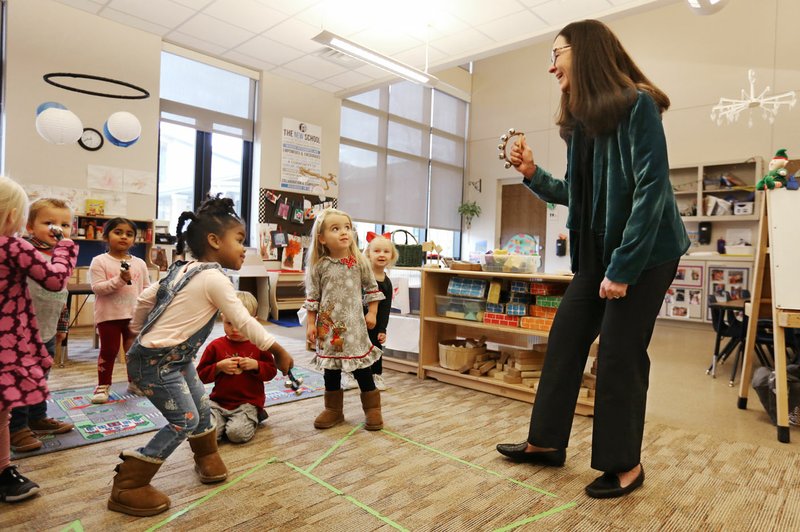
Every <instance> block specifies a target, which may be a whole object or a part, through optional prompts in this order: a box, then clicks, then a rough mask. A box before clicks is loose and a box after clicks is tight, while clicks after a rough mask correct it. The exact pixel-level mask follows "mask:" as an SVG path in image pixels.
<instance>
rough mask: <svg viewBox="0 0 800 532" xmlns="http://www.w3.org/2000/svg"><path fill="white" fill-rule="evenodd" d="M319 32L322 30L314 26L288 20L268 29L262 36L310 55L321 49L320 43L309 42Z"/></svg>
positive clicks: (294, 19) (291, 19) (292, 19)
mask: <svg viewBox="0 0 800 532" xmlns="http://www.w3.org/2000/svg"><path fill="white" fill-rule="evenodd" d="M320 31H322V30H321V29H320V28H318V27H316V26H312V25H311V24H308V23H306V22H302V21H300V20H297V19H296V18H290V19H286V20H284V21H283V22H281V23H280V24H278V25H277V26H274V27H272V28H270V29H268V30H267V31H265V32H264V33H263V34H262V35H263V36H264V37H268V38H270V39H273V40H275V41H278V42H282V43H291V46H292V47H294V48H297V49H298V50H301V51H303V52H305V53H312V52H316V51H318V50H319V49H320V48H323V46H322V45H321V44H320V43H318V42H316V41H312V40H311V39H312V38H313V37H315V36H316V35H317V34H318V33H319V32H320Z"/></svg>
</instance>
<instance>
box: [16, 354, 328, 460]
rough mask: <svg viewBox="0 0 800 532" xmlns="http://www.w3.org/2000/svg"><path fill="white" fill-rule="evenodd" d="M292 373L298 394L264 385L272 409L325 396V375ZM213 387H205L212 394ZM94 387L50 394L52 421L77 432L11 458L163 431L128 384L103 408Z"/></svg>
mask: <svg viewBox="0 0 800 532" xmlns="http://www.w3.org/2000/svg"><path fill="white" fill-rule="evenodd" d="M292 372H293V373H294V375H295V376H296V377H298V378H300V377H302V378H303V384H302V385H301V387H300V390H298V391H299V392H300V393H299V394H296V393H295V392H294V391H293V390H292V389H291V388H288V387H287V386H286V385H285V381H286V378H285V376H284V375H283V374H281V373H279V374H278V376H277V377H275V378H274V379H272V380H271V381H269V382H266V383H264V391H265V393H266V402H265V404H264V407H265V408H267V410H269V407H271V406H275V405H279V404H282V403H288V402H291V401H299V400H301V399H308V398H309V397H317V396H319V395H322V394H323V393H324V392H325V382H324V380H323V378H322V374H321V373H319V372H316V371H314V370H310V369H306V368H301V367H295V368H294V369H293V370H292ZM213 387H214V385H213V384H208V385H206V389H207V390H208V391H209V392H210V391H211V390H212V389H213ZM93 391H94V388H93V387H87V388H72V389H67V390H59V391H55V392H52V393H51V396H50V399H49V400H48V401H47V415H48V416H49V417H52V418H55V419H58V420H60V421H66V422H69V423H74V424H75V429H74V430H72V431H70V432H68V433H66V434H58V435H46V436H42V437H41V438H40V439H41V440H42V442H43V443H44V446H43V447H42V448H41V449H38V450H36V451H33V452H28V453H14V452H12V455H11V456H12V458H20V457H26V456H34V455H37V454H44V453H49V452H53V451H62V450H64V449H71V448H73V447H78V446H81V445H89V444H90V443H97V442H101V441H107V440H112V439H115V438H122V437H125V436H131V435H133V434H140V433H142V432H149V431H152V430H156V429H158V428H160V427H162V426H163V425H164V424H165V423H166V419H164V416H162V415H161V412H159V411H158V410H157V409H156V408H155V407H154V406H153V405H152V403H150V401H148V400H147V399H146V398H144V397H139V396H137V395H133V394H130V393H128V391H127V383H117V384H113V385H112V386H111V394H110V400H109V402H107V403H105V404H102V405H95V404H92V401H91V397H92V393H93Z"/></svg>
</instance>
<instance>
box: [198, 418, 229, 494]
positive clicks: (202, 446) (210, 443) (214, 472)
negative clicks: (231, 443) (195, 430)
mask: <svg viewBox="0 0 800 532" xmlns="http://www.w3.org/2000/svg"><path fill="white" fill-rule="evenodd" d="M189 446H190V447H191V448H192V452H193V453H194V470H195V471H197V474H198V475H199V476H200V482H202V483H203V484H212V483H214V482H222V481H223V480H225V479H226V478H228V468H227V467H225V463H224V462H223V461H222V457H221V456H220V455H219V451H218V449H217V427H213V428H211V429H210V430H207V431H205V432H204V433H202V434H197V435H195V436H189Z"/></svg>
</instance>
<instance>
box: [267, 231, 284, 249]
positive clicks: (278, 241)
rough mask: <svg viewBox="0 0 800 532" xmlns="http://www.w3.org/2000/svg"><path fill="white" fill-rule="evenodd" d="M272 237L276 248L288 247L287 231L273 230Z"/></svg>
mask: <svg viewBox="0 0 800 532" xmlns="http://www.w3.org/2000/svg"><path fill="white" fill-rule="evenodd" d="M270 236H271V237H272V245H273V246H275V247H276V248H285V247H286V233H284V232H283V231H272V233H270Z"/></svg>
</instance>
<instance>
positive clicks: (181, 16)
mask: <svg viewBox="0 0 800 532" xmlns="http://www.w3.org/2000/svg"><path fill="white" fill-rule="evenodd" d="M108 7H109V8H111V9H115V10H117V11H122V12H123V13H127V14H128V15H133V16H134V17H138V18H140V19H142V20H148V21H151V22H153V23H155V24H159V25H160V26H166V27H168V28H175V27H177V26H178V25H180V24H181V23H182V22H184V21H186V20H187V19H188V18H189V17H191V16H192V15H194V14H195V11H193V10H191V9H189V8H188V7H185V6H182V5H180V4H176V3H175V2H172V1H170V0H111V2H109V3H108Z"/></svg>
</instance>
